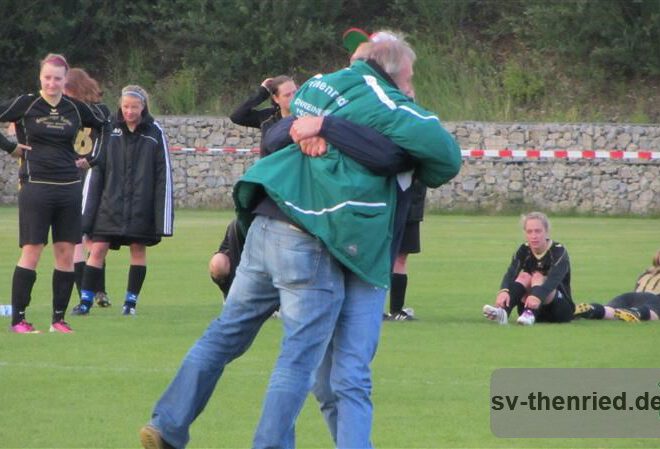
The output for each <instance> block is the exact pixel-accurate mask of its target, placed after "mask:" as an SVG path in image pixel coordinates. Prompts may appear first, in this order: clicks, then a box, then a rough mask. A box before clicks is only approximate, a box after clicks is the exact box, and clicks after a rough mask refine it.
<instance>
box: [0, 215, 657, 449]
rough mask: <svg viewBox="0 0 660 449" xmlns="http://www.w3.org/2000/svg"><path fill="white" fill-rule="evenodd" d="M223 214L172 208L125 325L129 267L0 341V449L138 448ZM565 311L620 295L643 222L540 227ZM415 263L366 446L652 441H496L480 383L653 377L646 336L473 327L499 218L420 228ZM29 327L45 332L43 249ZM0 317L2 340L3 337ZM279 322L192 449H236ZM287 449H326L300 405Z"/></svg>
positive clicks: (229, 379)
mask: <svg viewBox="0 0 660 449" xmlns="http://www.w3.org/2000/svg"><path fill="white" fill-rule="evenodd" d="M230 218H231V214H230V213H228V212H213V211H178V212H177V217H176V222H175V225H176V226H175V229H176V231H175V237H174V238H171V239H167V240H165V241H164V242H163V243H162V244H161V245H159V246H157V247H155V248H153V249H152V250H150V252H149V265H148V267H149V268H148V273H147V280H146V282H145V287H144V289H143V291H142V295H141V298H140V305H139V307H138V315H137V316H136V317H122V316H120V314H119V311H120V308H121V303H122V296H123V292H124V289H125V283H126V272H127V265H128V264H127V260H128V255H127V252H126V251H125V250H123V251H119V252H113V253H112V254H111V255H110V257H109V260H108V289H109V294H110V296H111V298H112V299H113V302H114V305H113V307H111V308H110V309H97V308H95V309H93V311H92V314H91V315H90V316H88V317H70V318H69V322H70V323H71V325H72V326H73V328H74V329H75V330H76V333H75V334H72V335H60V334H48V333H45V334H42V335H14V334H10V333H9V332H6V331H4V330H3V331H1V332H0V447H2V448H9V447H12V448H38V447H44V448H46V447H48V448H51V447H52V448H126V447H139V443H138V440H137V431H138V429H139V428H140V426H141V425H143V424H144V423H146V422H147V421H148V419H149V416H150V412H151V408H152V406H153V404H154V402H155V401H156V399H157V398H158V397H159V395H160V394H161V393H162V391H163V390H164V388H165V387H166V385H167V384H168V382H169V381H170V380H171V378H172V377H173V375H174V373H175V371H176V369H177V367H178V365H179V362H180V361H181V359H182V357H183V355H184V354H185V352H186V351H187V349H188V348H189V347H190V345H191V344H192V343H193V342H194V341H195V339H196V338H197V337H199V335H200V334H201V333H202V331H203V329H204V328H205V327H206V325H207V324H208V322H209V321H210V320H211V319H213V318H214V317H215V316H216V315H217V313H218V312H219V310H220V308H221V300H220V294H219V291H218V290H217V288H216V287H215V285H214V284H212V283H211V282H210V280H209V279H208V275H207V273H206V263H207V261H208V258H209V256H210V254H211V253H212V252H213V251H214V250H215V248H217V245H218V243H219V239H220V237H221V234H222V233H223V232H224V228H225V225H226V223H227V222H228V221H229V219H230ZM552 221H553V232H552V235H553V236H555V237H556V238H557V240H559V241H561V242H562V243H564V244H565V245H566V246H567V248H568V250H569V253H570V256H571V261H572V266H573V290H574V296H575V298H576V299H577V300H578V301H584V300H603V301H605V300H608V299H609V298H611V297H612V296H614V295H615V294H618V293H622V292H624V291H629V290H631V289H632V287H633V285H634V281H635V279H636V276H637V275H638V273H639V272H640V271H642V270H643V269H644V268H646V266H647V265H649V264H650V260H651V256H652V254H653V253H654V252H655V250H656V249H657V248H658V243H659V238H658V237H660V232H659V224H660V222H659V220H658V219H633V218H569V217H561V218H555V219H554V220H552ZM16 222H17V213H16V209H14V208H0V229H1V230H2V232H1V233H0V303H8V302H9V297H10V289H11V276H12V272H13V267H14V265H15V262H16V260H17V258H18V255H19V250H18V248H17V244H16V241H17V225H16ZM422 237H423V243H422V246H423V253H421V254H420V255H416V256H411V258H410V261H409V265H410V283H409V294H408V305H409V306H412V307H414V308H415V311H416V313H417V315H418V317H419V320H418V321H416V322H404V323H401V322H394V323H391V322H388V323H385V324H384V328H383V333H382V338H381V345H380V348H379V352H378V355H377V357H376V361H375V362H374V403H375V408H376V415H375V423H374V432H373V441H374V444H375V445H376V446H377V447H382V448H404V447H406V448H407V447H411V448H537V447H538V448H547V447H561V448H582V447H584V448H630V447H647V448H651V447H658V446H659V445H660V443H659V442H658V440H653V439H500V438H497V437H495V436H494V435H493V434H492V433H491V431H490V423H489V384H490V376H491V373H492V371H493V370H494V369H496V368H502V367H572V368H575V367H593V368H606V367H618V368H628V367H655V368H657V367H660V362H659V360H660V358H659V357H658V355H659V351H658V344H657V342H658V341H660V325H659V324H658V323H657V322H655V323H643V324H638V325H632V324H627V323H623V322H586V321H578V322H574V323H571V324H566V325H536V326H533V327H531V328H527V327H525V328H523V327H519V326H518V327H517V326H507V327H503V326H497V325H495V324H494V323H491V322H487V321H486V320H485V319H484V318H483V317H482V316H481V307H482V305H483V304H484V303H486V302H490V301H492V299H493V297H494V294H495V292H496V291H497V289H498V286H499V281H500V279H501V275H502V274H503V271H504V270H505V268H506V266H507V264H508V262H509V258H510V256H511V253H512V252H513V250H514V249H515V248H516V247H517V245H518V244H519V243H520V241H521V239H522V233H521V231H520V229H519V225H518V218H517V217H513V216H505V217H502V216H498V217H488V216H442V215H430V216H428V217H427V218H426V220H425V221H424V223H423V226H422ZM44 256H45V257H44V258H43V260H42V263H41V265H40V267H39V270H38V273H39V274H38V280H37V283H36V285H35V289H34V292H33V295H32V297H33V300H32V305H31V307H30V309H29V310H28V313H29V316H28V317H29V320H30V321H32V322H33V323H34V324H35V325H36V326H37V327H38V328H40V329H47V326H48V324H49V317H50V310H51V305H50V273H51V270H52V255H51V254H50V247H49V248H47V252H45V253H44ZM0 320H3V322H2V326H3V328H4V327H6V325H8V324H9V319H8V318H3V317H0ZM280 335H281V331H280V323H279V322H278V321H276V320H269V322H267V323H266V325H265V326H264V328H263V330H262V332H261V334H260V335H259V337H258V338H257V340H256V342H255V344H254V346H253V347H252V349H251V350H250V351H249V352H248V353H247V354H246V355H245V356H243V357H242V358H241V359H239V360H237V361H236V362H235V363H233V364H232V365H230V366H229V368H228V369H227V370H226V372H225V375H224V376H223V378H222V380H221V381H220V383H219V385H218V388H217V390H216V394H215V395H214V397H213V398H212V400H211V401H210V403H209V405H208V407H207V409H206V410H205V412H204V413H203V414H202V415H201V416H200V418H199V419H198V420H197V422H196V423H195V424H194V425H193V427H192V440H191V443H190V446H189V447H192V448H202V447H208V448H211V447H213V448H230V447H248V446H249V444H250V443H251V439H252V433H253V430H254V427H255V425H256V422H257V419H258V416H259V411H260V407H261V400H262V397H263V393H264V389H265V386H266V383H267V379H268V374H269V371H270V369H271V367H272V365H273V363H274V360H275V357H276V355H277V352H278V348H279V339H280ZM297 435H298V447H301V448H325V447H331V446H332V442H331V440H330V438H329V436H328V432H327V430H326V429H325V425H324V423H323V421H322V418H321V415H320V413H319V412H318V411H317V408H316V404H315V401H314V400H313V399H312V398H310V399H309V400H308V402H307V404H306V406H305V408H304V410H303V413H302V415H301V417H300V418H299V420H298V427H297Z"/></svg>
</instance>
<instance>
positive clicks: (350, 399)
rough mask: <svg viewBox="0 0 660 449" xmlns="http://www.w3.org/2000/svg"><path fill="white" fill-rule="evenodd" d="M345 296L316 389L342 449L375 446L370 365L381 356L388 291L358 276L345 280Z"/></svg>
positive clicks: (348, 276)
mask: <svg viewBox="0 0 660 449" xmlns="http://www.w3.org/2000/svg"><path fill="white" fill-rule="evenodd" d="M344 282H345V286H346V287H345V288H346V298H345V300H344V305H343V306H342V309H341V312H340V313H339V319H338V320H337V325H336V328H335V333H334V335H333V337H332V340H331V341H330V344H329V345H328V350H327V351H326V354H325V356H324V357H323V361H322V362H321V366H320V367H319V369H318V370H317V374H316V376H317V377H316V382H315V384H314V387H313V389H312V391H313V393H314V396H316V399H317V400H318V401H319V403H320V407H321V412H322V413H323V417H324V418H325V421H326V424H327V425H328V429H329V430H330V435H331V436H332V439H333V441H334V442H335V444H336V445H337V447H339V448H366V447H372V445H371V441H370V438H371V424H372V419H373V405H372V403H371V369H370V364H371V361H372V360H373V358H374V356H375V355H376V349H377V347H378V340H379V337H380V328H381V324H382V322H383V320H382V318H381V317H382V312H383V306H384V304H385V296H386V293H387V290H386V289H384V288H380V287H377V286H374V285H372V284H369V283H367V282H365V281H363V280H362V279H360V278H359V277H357V276H356V275H355V274H352V273H350V274H346V276H345V278H344Z"/></svg>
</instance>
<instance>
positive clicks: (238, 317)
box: [151, 216, 344, 448]
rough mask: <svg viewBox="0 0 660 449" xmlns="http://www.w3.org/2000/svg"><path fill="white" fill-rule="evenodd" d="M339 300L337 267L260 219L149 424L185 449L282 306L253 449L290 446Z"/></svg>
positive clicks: (304, 238) (322, 252) (312, 246)
mask: <svg viewBox="0 0 660 449" xmlns="http://www.w3.org/2000/svg"><path fill="white" fill-rule="evenodd" d="M343 300H344V275H343V272H342V268H341V266H340V264H338V263H337V262H336V261H335V259H334V258H333V257H332V256H331V255H330V253H329V252H328V251H327V250H326V249H325V247H324V246H323V244H322V243H321V242H320V241H319V240H318V239H316V238H314V237H312V236H310V235H309V234H306V233H304V232H302V231H300V230H297V229H296V228H294V227H293V226H290V225H288V224H287V223H284V222H281V221H277V220H273V219H270V218H267V217H263V216H257V217H256V218H255V220H254V222H253V223H252V225H251V227H250V230H249V232H248V235H247V239H246V242H245V248H244V250H243V256H242V259H241V263H240V265H239V267H238V270H237V272H236V278H235V279H234V282H233V284H232V286H231V289H230V290H229V295H228V297H227V302H226V304H225V306H224V308H223V310H222V313H221V314H220V316H219V317H218V318H217V319H216V320H214V321H213V322H211V324H210V325H209V327H208V328H207V329H206V331H205V333H204V334H203V335H202V337H201V338H200V339H199V340H198V341H197V342H196V343H195V344H194V345H193V347H192V348H191V349H190V350H189V351H188V354H187V355H186V357H185V358H184V360H183V362H182V364H181V367H180V368H179V371H178V372H177V374H176V376H175V377H174V380H172V383H171V384H170V385H169V387H168V388H167V390H166V391H165V393H164V394H163V396H162V397H161V398H160V400H159V401H158V402H157V403H156V406H155V408H154V411H153V414H152V419H151V424H152V425H153V426H154V427H156V428H157V429H158V430H159V431H160V433H161V435H162V437H163V439H165V441H167V442H168V443H169V444H171V445H173V446H174V447H176V448H183V447H185V446H186V444H187V443H188V441H189V439H190V435H189V428H190V425H191V424H192V422H193V421H194V420H195V418H196V417H197V416H198V415H199V414H200V413H201V412H202V410H203V409H204V407H205V405H206V403H207V402H208V400H209V398H210V397H211V394H212V393H213V390H214V389H215V386H216V383H217V381H218V379H219V378H220V376H221V375H222V372H223V370H224V368H225V366H226V365H227V364H228V363H229V362H231V361H232V360H234V359H235V358H237V357H239V356H240V355H242V354H243V353H244V352H245V351H246V350H247V349H248V348H249V347H250V345H251V344H252V341H253V340H254V338H255V336H256V335H257V333H258V331H259V329H260V327H261V325H262V324H263V323H264V321H265V320H266V319H268V317H270V315H271V314H272V313H273V311H275V310H276V308H277V307H278V306H280V316H281V319H282V323H283V326H284V336H283V341H282V349H281V352H280V356H279V358H278V359H277V362H276V366H275V368H274V370H273V373H272V375H271V378H270V383H269V385H268V390H267V392H266V398H265V400H264V405H263V410H262V415H261V419H260V422H259V425H258V427H257V431H256V433H255V436H254V441H253V447H256V448H262V447H263V448H265V447H269V448H278V447H285V446H287V445H291V444H293V442H292V441H291V439H292V438H291V437H292V435H293V425H294V422H295V419H296V417H297V416H298V413H299V412H300V410H301V408H302V406H303V403H304V401H305V398H306V396H307V394H308V392H309V391H310V389H311V386H312V383H313V376H314V372H315V371H316V369H317V367H318V366H319V364H320V362H321V359H322V358H323V355H324V353H325V350H326V348H327V345H328V342H329V341H330V338H331V336H332V332H333V330H334V328H335V322H336V320H337V317H338V315H339V311H340V309H341V306H342V303H343Z"/></svg>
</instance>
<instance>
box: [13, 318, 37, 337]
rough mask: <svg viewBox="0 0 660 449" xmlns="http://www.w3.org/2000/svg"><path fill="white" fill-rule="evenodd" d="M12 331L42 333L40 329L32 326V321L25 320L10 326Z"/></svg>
mask: <svg viewBox="0 0 660 449" xmlns="http://www.w3.org/2000/svg"><path fill="white" fill-rule="evenodd" d="M9 330H10V331H11V332H14V333H15V334H40V333H41V331H38V330H36V329H35V328H34V326H32V323H28V322H27V321H25V320H23V321H21V322H20V323H18V324H14V325H13V326H11V327H10V328H9Z"/></svg>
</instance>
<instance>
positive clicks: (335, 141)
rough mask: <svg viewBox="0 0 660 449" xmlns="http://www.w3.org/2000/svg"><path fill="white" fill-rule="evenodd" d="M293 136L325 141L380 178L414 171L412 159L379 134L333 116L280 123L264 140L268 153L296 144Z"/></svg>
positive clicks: (301, 138)
mask: <svg viewBox="0 0 660 449" xmlns="http://www.w3.org/2000/svg"><path fill="white" fill-rule="evenodd" d="M294 122H295V125H294ZM292 126H295V130H294V131H291V128H292ZM303 127H304V129H302V128H303ZM290 132H291V133H293V135H294V136H296V140H297V141H300V140H303V139H306V138H310V137H317V136H319V137H323V138H324V139H326V140H327V141H328V142H329V143H331V144H332V145H333V146H335V147H336V148H337V149H338V150H339V151H341V152H342V153H344V154H345V155H346V156H348V157H350V158H352V159H354V160H355V161H356V162H358V163H359V164H360V165H362V166H364V167H365V168H367V169H368V170H370V171H372V172H373V173H374V174H376V175H378V176H390V175H394V174H397V173H401V172H404V171H408V170H411V169H412V168H413V164H412V158H410V157H409V155H408V154H407V153H406V152H405V151H404V150H403V149H401V148H399V147H398V146H396V145H395V144H394V143H393V142H392V141H391V140H389V139H388V138H387V137H385V136H383V135H382V134H381V133H379V132H378V131H376V130H374V129H372V128H369V127H367V126H363V125H358V124H356V123H353V122H351V121H349V120H346V119H343V118H341V117H337V116H332V115H329V116H325V117H310V116H308V117H301V118H299V119H297V120H294V119H293V118H289V117H287V118H286V119H283V120H280V122H279V123H277V124H276V125H274V126H273V127H272V128H271V129H270V130H268V133H267V134H266V135H265V136H264V137H263V138H264V139H265V140H264V143H265V147H266V149H267V150H268V151H269V153H270V152H272V151H270V150H271V149H279V148H283V147H284V146H287V145H290V144H291V143H293V139H292V138H291V135H290Z"/></svg>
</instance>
